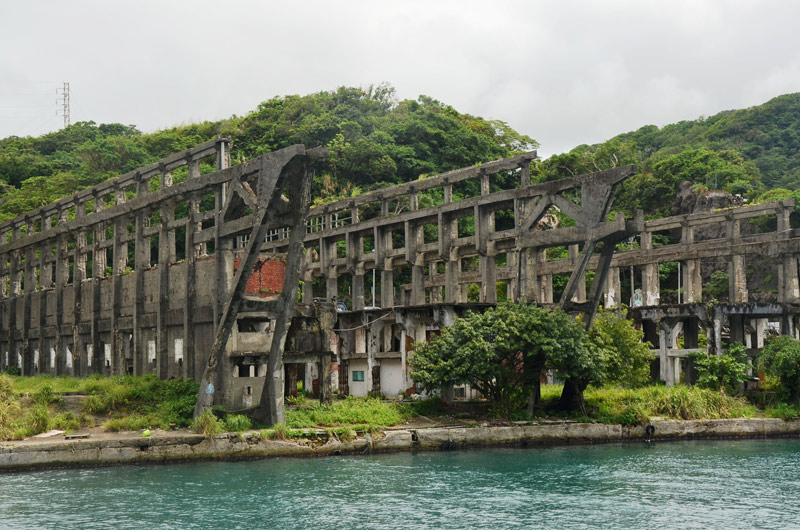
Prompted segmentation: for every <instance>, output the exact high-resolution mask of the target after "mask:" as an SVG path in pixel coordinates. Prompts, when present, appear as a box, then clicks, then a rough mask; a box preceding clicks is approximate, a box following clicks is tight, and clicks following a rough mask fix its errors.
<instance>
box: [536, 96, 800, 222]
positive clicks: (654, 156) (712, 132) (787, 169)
mask: <svg viewBox="0 0 800 530" xmlns="http://www.w3.org/2000/svg"><path fill="white" fill-rule="evenodd" d="M799 153H800V94H787V95H784V96H779V97H776V98H774V99H772V100H770V101H768V102H767V103H764V104H763V105H759V106H756V107H752V108H748V109H741V110H734V111H725V112H721V113H719V114H716V115H714V116H711V117H708V118H705V117H701V118H698V119H697V120H694V121H682V122H678V123H674V124H671V125H666V126H664V127H662V128H658V127H656V126H655V125H647V126H644V127H642V128H640V129H638V130H636V131H632V132H628V133H624V134H620V135H619V136H616V137H614V138H612V139H610V140H608V141H607V142H604V143H601V144H596V145H580V146H578V147H575V148H574V149H573V150H571V151H570V152H568V153H563V154H559V155H554V156H552V157H550V158H549V159H547V160H545V161H543V162H541V163H540V164H538V165H537V167H536V168H535V169H536V171H535V175H536V177H537V178H538V179H539V180H542V181H544V180H553V179H556V178H563V177H568V176H571V175H573V174H581V173H585V172H588V171H597V170H600V169H607V168H610V167H615V166H619V165H624V164H637V165H638V166H639V174H638V175H636V176H634V177H632V178H630V179H628V180H627V181H626V182H625V183H624V184H623V185H622V186H621V189H620V190H619V192H618V196H617V200H616V201H615V209H619V210H623V211H627V212H629V213H631V212H633V211H634V210H636V209H642V210H644V211H645V213H646V214H649V215H654V216H661V215H669V213H670V212H669V207H670V203H671V200H672V198H673V197H674V195H675V192H676V189H677V184H678V183H680V182H681V181H684V180H686V181H689V182H691V183H693V184H696V185H697V186H698V187H699V188H702V189H707V190H714V189H719V190H722V191H726V192H729V193H738V194H741V195H743V196H744V197H746V198H747V199H750V200H764V199H761V197H760V196H761V195H762V194H763V193H764V191H765V190H767V191H768V190H771V189H773V188H778V187H780V188H786V189H789V190H797V189H798V188H800V154H799Z"/></svg>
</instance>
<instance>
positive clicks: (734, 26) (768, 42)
mask: <svg viewBox="0 0 800 530" xmlns="http://www.w3.org/2000/svg"><path fill="white" fill-rule="evenodd" d="M4 4H5V5H4V6H3V8H2V11H0V13H1V15H0V50H2V51H0V137H5V136H8V135H18V136H25V135H38V134H41V133H44V132H47V131H52V130H56V129H58V128H60V127H61V126H62V125H63V118H61V117H60V116H56V115H55V113H56V98H57V95H56V88H60V86H61V82H62V81H68V82H69V83H70V88H71V103H72V104H71V114H72V121H73V122H75V121H79V120H94V121H96V122H98V123H107V122H121V123H125V124H135V125H136V126H137V127H138V128H139V129H141V130H143V131H146V132H149V131H153V130H157V129H161V128H165V127H170V126H173V125H177V124H181V123H190V122H193V121H200V120H211V119H219V118H225V117H228V116H230V115H231V114H239V115H242V114H245V113H247V112H248V111H250V110H252V109H254V108H255V107H256V105H257V104H258V103H259V102H261V101H264V100H266V99H269V98H271V97H273V96H276V95H284V94H307V93H310V92H317V91H320V90H331V89H334V88H336V87H337V86H340V85H349V86H365V87H366V86H368V85H370V84H377V83H380V82H384V81H385V82H389V83H390V84H392V85H393V86H394V87H395V88H396V89H397V95H398V97H399V98H401V99H405V98H416V97H417V96H419V95H420V94H426V95H428V96H431V97H433V98H436V99H438V100H440V101H443V102H446V103H448V104H450V105H453V106H454V107H455V108H456V109H457V110H459V111H461V112H467V113H470V114H475V115H479V116H483V117H485V118H490V119H499V120H503V121H506V122H508V123H509V124H510V125H511V126H512V127H514V128H515V129H516V130H518V131H520V132H522V133H525V134H528V135H529V136H531V137H533V138H535V139H536V140H538V141H539V142H540V143H541V147H540V149H539V152H540V154H542V155H550V154H553V153H558V152H563V151H567V150H569V149H571V148H572V147H574V146H576V145H579V144H582V143H595V142H600V141H603V140H606V139H608V138H611V137H612V136H614V135H616V134H618V133H621V132H625V131H628V130H631V129H636V128H638V127H640V126H642V125H646V124H656V125H665V124H667V123H672V122H675V121H678V120H682V119H695V118H697V117H699V116H701V115H706V116H708V115H712V114H714V113H716V112H719V111H721V110H725V109H732V108H742V107H748V106H752V105H757V104H760V103H763V102H765V101H767V100H768V99H770V98H772V97H774V96H777V95H779V94H785V93H788V92H800V31H799V30H798V21H800V2H791V1H763V0H761V1H735V0H725V1H723V0H718V1H707V0H690V1H679V0H670V1H669V2H667V1H663V2H649V1H643V0H631V1H616V2H613V1H600V0H586V1H573V2H570V1H547V2H545V1H541V2H540V1H519V2H516V1H502V0H495V1H493V2H487V1H485V0H483V1H475V2H472V1H464V0H461V1H453V2H450V1H437V0H426V1H412V0H394V1H391V2H389V1H380V0H372V1H363V2H362V1H341V2H333V1H330V0H328V1H322V2H317V1H309V0H304V1H302V2H298V1H281V2H271V1H266V0H263V1H259V2H256V1H237V0H225V1H220V0H217V1H213V2H207V1H201V0H192V1H180V2H179V1H170V0H157V1H145V0H138V1H136V2H123V1H112V0H69V1H62V0H52V1H47V2H46V1H40V0H25V1H20V2H11V1H7V2H5V3H4Z"/></svg>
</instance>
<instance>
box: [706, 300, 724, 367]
mask: <svg viewBox="0 0 800 530" xmlns="http://www.w3.org/2000/svg"><path fill="white" fill-rule="evenodd" d="M707 336H708V353H709V354H714V355H716V356H717V357H722V312H721V311H718V310H715V311H714V314H713V315H712V316H711V325H710V326H709V329H708V332H707Z"/></svg>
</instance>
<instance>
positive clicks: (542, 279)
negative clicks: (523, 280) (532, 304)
mask: <svg viewBox="0 0 800 530" xmlns="http://www.w3.org/2000/svg"><path fill="white" fill-rule="evenodd" d="M539 289H540V290H539V293H540V294H539V303H540V304H552V303H553V276H552V275H551V274H542V275H541V276H539Z"/></svg>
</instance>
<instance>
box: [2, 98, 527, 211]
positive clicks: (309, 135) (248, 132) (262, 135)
mask: <svg viewBox="0 0 800 530" xmlns="http://www.w3.org/2000/svg"><path fill="white" fill-rule="evenodd" d="M217 135H222V136H227V137H230V138H232V139H233V145H234V148H233V152H232V157H233V159H234V162H240V161H244V160H247V159H250V158H253V157H255V156H258V155H260V154H263V153H267V152H270V151H273V150H275V149H280V148H282V147H286V146H288V145H292V144H296V143H304V144H306V145H308V146H316V145H327V146H328V147H330V150H331V159H330V161H329V163H328V165H327V167H326V168H325V169H324V170H323V171H321V172H319V175H318V177H317V180H316V181H315V183H314V194H315V197H316V199H317V200H332V199H335V198H337V197H342V196H345V195H350V194H356V193H359V192H360V191H366V190H369V189H374V188H376V187H381V186H388V185H391V184H397V183H401V182H406V181H409V180H414V179H417V178H419V177H420V175H425V174H436V173H440V172H443V171H448V170H451V169H456V168H459V167H464V166H469V165H473V164H475V163H478V162H487V161H490V160H494V159H497V158H502V157H505V156H510V155H512V154H514V153H516V152H519V151H524V150H529V149H533V148H535V146H536V142H535V141H534V140H533V139H531V138H528V137H527V136H524V135H521V134H519V133H517V132H516V131H514V130H513V129H511V128H510V127H508V125H506V124H505V123H503V122H501V121H489V120H485V119H483V118H479V117H475V116H470V115H469V114H462V113H460V112H458V111H457V110H455V109H454V108H453V107H451V106H449V105H445V104H443V103H440V102H438V101H436V100H433V99H431V98H429V97H426V96H420V97H419V98H418V99H417V100H403V101H397V100H396V98H395V94H394V89H393V88H392V87H390V86H388V85H379V86H377V87H370V88H369V89H367V90H363V89H359V88H348V87H341V88H339V89H337V90H334V91H330V92H319V93H316V94H310V95H307V96H284V97H275V98H272V99H270V100H268V101H265V102H263V103H261V104H260V105H259V106H258V108H257V109H256V110H254V111H253V112H251V113H249V114H247V115H246V116H243V117H239V116H233V117H231V118H229V119H226V120H221V121H216V122H203V123H199V124H192V125H186V126H179V127H173V128H171V129H166V130H163V131H158V132H155V133H152V134H142V133H141V132H140V131H138V130H137V129H136V127H135V126H133V125H121V124H118V123H115V124H100V125H98V124H96V123H94V122H80V123H76V124H74V125H72V126H70V127H68V128H66V129H63V130H61V131H57V132H53V133H49V134H45V135H42V136H40V137H37V138H32V137H25V138H19V137H13V136H12V137H9V138H5V139H3V140H0V187H2V189H0V193H2V198H0V220H6V219H10V218H13V217H15V216H17V215H20V214H22V213H25V212H27V211H29V210H31V209H34V208H36V207H39V206H41V205H44V204H47V203H49V202H52V201H54V200H57V199H59V198H60V197H63V196H66V195H69V194H71V193H74V192H76V191H78V190H81V189H84V188H86V187H88V186H91V185H94V184H96V183H98V182H101V181H103V180H106V179H110V178H113V177H115V176H117V175H119V174H121V173H124V172H126V171H130V170H132V169H135V168H137V167H140V166H143V165H146V164H148V163H151V162H154V161H156V160H158V159H160V158H163V157H165V156H166V155H168V154H170V153H173V152H176V151H181V150H184V149H186V148H188V147H191V146H193V145H197V144H200V143H202V142H205V141H207V140H210V139H212V138H214V137H215V136H217ZM179 179H180V176H176V180H179Z"/></svg>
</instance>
